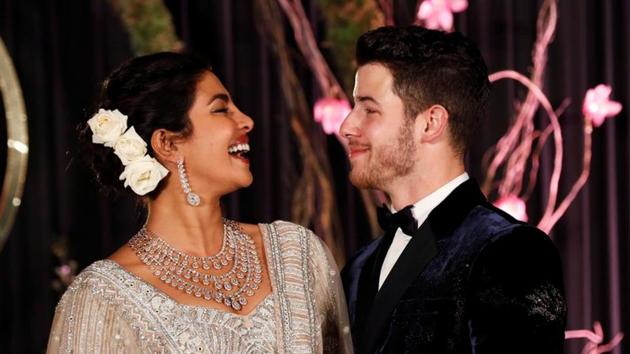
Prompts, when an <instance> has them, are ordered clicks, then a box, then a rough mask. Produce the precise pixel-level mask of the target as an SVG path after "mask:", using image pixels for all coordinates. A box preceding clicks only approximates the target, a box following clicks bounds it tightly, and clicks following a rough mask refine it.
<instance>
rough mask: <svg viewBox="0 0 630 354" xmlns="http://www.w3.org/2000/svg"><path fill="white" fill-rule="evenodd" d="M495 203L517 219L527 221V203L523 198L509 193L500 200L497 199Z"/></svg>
mask: <svg viewBox="0 0 630 354" xmlns="http://www.w3.org/2000/svg"><path fill="white" fill-rule="evenodd" d="M493 204H494V206H496V207H497V208H499V209H501V210H503V211H504V212H506V213H508V214H510V215H512V216H513V217H514V218H515V219H517V220H520V221H527V206H526V205H525V202H524V201H523V199H521V198H519V197H517V196H515V195H508V196H505V197H501V198H499V200H497V201H496V202H494V203H493Z"/></svg>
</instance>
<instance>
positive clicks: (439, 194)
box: [390, 172, 470, 226]
mask: <svg viewBox="0 0 630 354" xmlns="http://www.w3.org/2000/svg"><path fill="white" fill-rule="evenodd" d="M468 179H470V177H469V176H468V173H466V172H464V173H462V174H461V175H459V176H457V177H455V178H453V179H452V180H450V181H449V182H447V183H446V184H444V185H443V186H442V187H440V188H438V189H437V190H435V191H434V192H433V193H431V194H429V195H427V196H426V197H424V198H422V199H420V200H419V201H417V202H415V203H414V204H413V209H412V210H411V211H412V213H413V217H414V218H415V219H416V221H418V226H420V225H422V223H424V221H425V220H426V219H427V217H428V216H429V214H430V213H431V211H432V210H433V209H435V207H436V206H438V205H440V203H442V202H443V201H444V199H446V197H448V195H449V194H451V192H453V190H455V188H457V187H459V185H460V184H462V183H464V182H466V181H467V180H468ZM390 209H391V210H392V212H396V210H394V208H393V207H391V206H390Z"/></svg>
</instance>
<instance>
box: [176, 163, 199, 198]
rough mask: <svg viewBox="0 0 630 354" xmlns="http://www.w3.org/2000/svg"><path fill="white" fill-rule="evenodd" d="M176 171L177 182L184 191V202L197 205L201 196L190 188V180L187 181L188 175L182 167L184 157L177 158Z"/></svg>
mask: <svg viewBox="0 0 630 354" xmlns="http://www.w3.org/2000/svg"><path fill="white" fill-rule="evenodd" d="M177 172H178V175H179V183H180V184H181V185H182V189H183V190H184V193H186V202H188V204H189V205H190V206H198V205H199V203H200V202H201V198H199V196H198V195H197V194H195V193H193V191H192V190H191V189H190V182H188V175H186V168H184V159H179V160H177Z"/></svg>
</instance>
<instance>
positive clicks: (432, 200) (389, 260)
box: [378, 172, 469, 290]
mask: <svg viewBox="0 0 630 354" xmlns="http://www.w3.org/2000/svg"><path fill="white" fill-rule="evenodd" d="M468 179H469V177H468V173H466V172H464V173H462V174H461V175H459V176H457V177H455V178H454V179H452V180H451V181H450V182H448V183H446V184H445V185H443V186H442V187H440V188H438V189H437V190H436V191H435V192H433V193H431V194H429V195H427V196H426V197H424V198H422V199H420V200H419V201H417V202H416V203H415V204H414V205H413V209H411V212H412V214H413V217H414V218H415V219H416V221H417V222H418V226H420V225H422V223H424V222H425V220H426V219H427V217H428V216H429V214H430V213H431V211H432V210H433V209H435V207H436V206H438V205H440V203H442V201H444V199H446V197H448V195H449V194H451V192H453V190H454V189H455V188H457V187H459V185H460V184H462V183H464V182H466V181H467V180H468ZM390 209H391V211H392V213H395V212H396V210H394V208H392V207H391V206H390ZM410 240H411V236H410V235H407V234H405V233H404V232H403V231H402V230H401V229H400V228H398V230H396V234H395V235H394V239H393V240H392V244H391V245H390V246H389V250H387V254H386V255H385V260H383V265H382V266H381V274H380V276H379V279H378V288H379V290H380V289H381V286H382V285H383V283H384V282H385V279H387V276H388V275H389V272H391V270H392V268H393V267H394V264H396V261H398V258H399V257H400V254H401V253H402V252H403V251H404V250H405V247H407V244H408V243H409V241H410Z"/></svg>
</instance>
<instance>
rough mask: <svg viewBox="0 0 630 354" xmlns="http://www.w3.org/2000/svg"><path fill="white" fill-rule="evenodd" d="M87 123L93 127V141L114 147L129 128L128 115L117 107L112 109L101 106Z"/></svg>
mask: <svg viewBox="0 0 630 354" xmlns="http://www.w3.org/2000/svg"><path fill="white" fill-rule="evenodd" d="M87 123H88V125H89V126H90V129H92V134H93V135H92V142H93V143H95V144H104V145H105V146H107V147H113V146H114V144H115V143H116V140H118V138H119V137H120V136H121V135H122V134H123V133H124V132H125V130H127V116H126V115H124V114H122V113H120V111H119V110H117V109H115V110H113V111H110V110H107V109H102V108H101V109H99V110H98V113H96V114H94V115H93V116H92V118H90V120H88V122H87Z"/></svg>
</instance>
